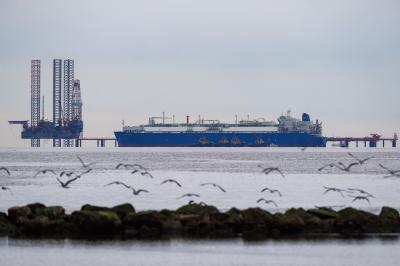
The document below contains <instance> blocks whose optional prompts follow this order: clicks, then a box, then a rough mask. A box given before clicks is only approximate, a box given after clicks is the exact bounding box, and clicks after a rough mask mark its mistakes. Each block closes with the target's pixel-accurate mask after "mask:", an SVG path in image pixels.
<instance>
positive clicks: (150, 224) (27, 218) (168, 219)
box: [0, 203, 400, 240]
mask: <svg viewBox="0 0 400 266" xmlns="http://www.w3.org/2000/svg"><path fill="white" fill-rule="evenodd" d="M398 235H400V215H399V212H398V211H397V210H396V209H393V208H390V207H382V209H381V211H380V213H379V214H378V215H376V214H373V213H369V212H365V211H362V210H358V209H354V208H350V207H347V208H344V209H341V210H338V211H335V210H333V209H330V208H325V207H321V208H314V209H308V210H304V209H302V208H297V209H295V208H292V209H289V210H287V211H285V212H284V213H274V214H272V213H270V212H268V211H266V210H264V209H261V208H247V209H243V210H239V209H236V208H231V209H230V210H228V211H226V212H220V211H219V210H218V209H217V208H216V207H214V206H210V205H204V204H197V203H192V204H188V205H183V206H182V207H180V208H178V209H176V210H161V211H152V210H149V211H140V212H136V211H135V208H134V207H133V206H132V205H131V204H129V203H124V204H121V205H117V206H114V207H111V208H110V207H101V206H94V205H89V204H86V205H84V206H82V208H81V209H80V210H76V211H73V212H72V213H71V214H66V213H65V210H64V208H63V207H61V206H45V205H44V204H41V203H33V204H28V205H26V206H18V207H12V208H9V209H8V213H7V214H6V213H1V212H0V236H8V237H12V238H22V239H24V238H38V239H47V238H48V239H84V240H91V239H93V240H96V239H111V240H114V239H115V240H136V239H137V240H142V239H143V240H164V239H165V240H168V239H235V238H236V239H243V240H268V239H315V238H342V237H344V238H348V237H350V238H368V237H389V238H390V237H396V236H398Z"/></svg>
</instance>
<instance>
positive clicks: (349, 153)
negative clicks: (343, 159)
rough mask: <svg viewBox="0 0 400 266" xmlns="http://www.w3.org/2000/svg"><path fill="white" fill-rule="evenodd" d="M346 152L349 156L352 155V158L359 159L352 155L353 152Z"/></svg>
mask: <svg viewBox="0 0 400 266" xmlns="http://www.w3.org/2000/svg"><path fill="white" fill-rule="evenodd" d="M347 154H348V155H350V156H351V157H353V158H354V159H356V160H357V161H360V159H358V158H357V157H356V156H354V154H352V153H351V152H348V153H347Z"/></svg>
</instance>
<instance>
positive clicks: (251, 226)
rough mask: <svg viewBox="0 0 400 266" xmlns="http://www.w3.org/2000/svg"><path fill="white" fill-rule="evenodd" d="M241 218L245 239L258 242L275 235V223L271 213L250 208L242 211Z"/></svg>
mask: <svg viewBox="0 0 400 266" xmlns="http://www.w3.org/2000/svg"><path fill="white" fill-rule="evenodd" d="M241 217H242V237H243V238H244V239H247V240H258V239H264V238H266V237H268V236H270V235H271V234H274V229H276V226H275V225H274V224H275V221H274V218H273V216H272V215H271V214H270V213H269V212H267V211H265V210H263V209H261V208H248V209H245V210H242V211H241Z"/></svg>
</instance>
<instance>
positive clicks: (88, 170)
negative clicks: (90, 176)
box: [76, 168, 93, 177]
mask: <svg viewBox="0 0 400 266" xmlns="http://www.w3.org/2000/svg"><path fill="white" fill-rule="evenodd" d="M92 170H93V169H92V168H89V169H87V170H86V171H85V172H83V173H80V174H79V175H76V177H81V176H83V175H86V174H87V173H89V172H91V171H92Z"/></svg>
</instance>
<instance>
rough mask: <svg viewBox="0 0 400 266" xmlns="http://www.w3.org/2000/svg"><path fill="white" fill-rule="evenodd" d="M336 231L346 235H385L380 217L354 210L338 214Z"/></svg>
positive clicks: (342, 211)
mask: <svg viewBox="0 0 400 266" xmlns="http://www.w3.org/2000/svg"><path fill="white" fill-rule="evenodd" d="M338 214H339V217H338V218H337V219H336V220H335V223H334V226H335V230H336V231H337V232H338V233H340V234H344V235H348V234H350V235H352V234H353V235H354V234H364V233H383V232H382V229H383V228H382V226H381V224H380V221H379V219H378V216H376V215H374V214H372V213H368V212H365V211H361V210H356V209H354V208H346V209H343V210H341V211H339V212H338Z"/></svg>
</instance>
